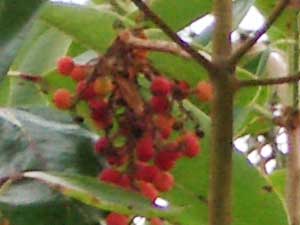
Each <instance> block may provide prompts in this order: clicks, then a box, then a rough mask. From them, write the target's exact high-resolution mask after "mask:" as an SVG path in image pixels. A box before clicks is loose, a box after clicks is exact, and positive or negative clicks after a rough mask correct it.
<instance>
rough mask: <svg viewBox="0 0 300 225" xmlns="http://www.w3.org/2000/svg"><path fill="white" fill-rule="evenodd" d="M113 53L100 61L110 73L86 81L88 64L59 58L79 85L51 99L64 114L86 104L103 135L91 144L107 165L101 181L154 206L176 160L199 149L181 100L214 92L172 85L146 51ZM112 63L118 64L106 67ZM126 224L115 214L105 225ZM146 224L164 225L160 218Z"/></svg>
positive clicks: (196, 134)
mask: <svg viewBox="0 0 300 225" xmlns="http://www.w3.org/2000/svg"><path fill="white" fill-rule="evenodd" d="M140 37H141V36H140ZM142 38H145V37H144V36H142ZM117 49H118V54H119V55H118V56H116V55H114V57H111V55H112V53H111V52H110V54H109V57H110V58H106V61H107V62H110V64H108V63H106V64H105V63H103V62H105V58H102V59H101V62H102V63H103V64H101V66H100V67H101V68H102V69H103V68H104V69H106V70H107V71H109V73H107V74H103V73H101V74H99V73H98V74H97V73H95V74H92V75H95V77H92V78H94V79H89V78H90V77H91V76H90V74H91V73H92V72H91V71H93V70H92V69H91V68H89V67H88V66H87V65H76V64H75V63H74V61H73V59H72V58H70V57H62V58H61V59H59V61H58V63H57V70H58V71H59V73H60V74H62V75H63V76H70V77H71V78H72V79H73V80H74V81H76V82H77V93H76V94H75V95H72V94H71V93H70V92H69V91H68V90H66V89H58V90H57V91H56V92H55V93H54V96H53V101H54V104H55V105H56V107H57V108H59V109H63V110H66V109H70V108H72V106H73V105H74V104H75V103H76V102H75V99H77V100H82V101H86V102H87V103H88V104H87V105H88V107H89V111H90V117H91V118H92V120H93V121H94V123H95V124H96V125H97V127H99V128H101V129H102V130H103V131H104V132H103V135H102V137H101V138H99V140H97V142H96V143H95V153H96V154H97V155H99V156H100V157H103V158H105V159H106V162H107V167H106V168H105V169H103V170H102V171H101V172H100V174H99V179H100V180H101V181H104V182H107V183H111V184H113V185H117V186H120V187H122V188H125V189H128V190H132V191H136V192H140V193H141V194H142V195H144V196H145V197H146V198H148V199H149V200H150V201H151V202H154V201H155V199H156V198H157V197H158V196H159V195H160V193H163V192H167V191H170V190H171V189H172V188H173V186H174V184H175V180H174V177H173V175H172V173H171V170H172V169H173V168H174V166H175V164H176V162H177V161H178V160H179V159H180V158H182V157H187V158H193V157H195V156H197V155H198V154H199V152H200V151H201V148H200V145H199V138H200V137H199V132H195V131H191V129H190V127H187V126H186V124H187V123H186V122H187V121H190V122H191V124H193V121H192V118H190V117H189V115H188V113H186V111H185V110H184V107H183V106H182V104H181V101H182V100H183V99H185V98H187V97H188V96H189V95H190V94H195V95H196V96H197V97H198V98H199V99H200V100H201V101H210V100H211V99H212V98H213V90H212V86H211V85H210V84H209V83H208V82H203V81H202V82H199V83H198V85H197V87H196V88H195V89H191V88H190V86H189V85H188V84H187V83H186V82H184V81H172V80H169V79H168V78H166V77H165V76H163V75H162V74H160V73H157V71H151V70H149V68H150V67H149V62H148V60H147V51H145V50H139V49H132V48H130V47H126V46H125V47H122V48H121V47H118V48H117ZM120 55H121V56H122V57H119V56H120ZM107 57H108V56H107ZM112 59H114V60H116V59H117V61H115V62H114V63H113V66H111V67H109V66H108V65H111V64H112V63H111V61H112ZM98 66H99V64H98ZM145 68H147V69H145ZM94 71H95V70H94ZM149 71H150V72H149ZM108 74H109V75H108ZM140 74H143V78H145V80H146V81H147V82H148V84H149V85H148V87H147V88H145V87H144V86H143V85H141V84H140V82H139V78H141V75H140ZM142 92H146V95H142ZM145 96H146V97H145ZM129 221H130V219H129V218H128V217H127V216H124V215H119V214H117V213H110V214H109V215H108V216H107V218H106V222H107V225H127V224H128V223H129ZM149 222H150V224H152V225H160V224H163V221H162V220H160V219H159V218H152V219H151V220H149Z"/></svg>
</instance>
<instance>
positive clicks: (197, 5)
mask: <svg viewBox="0 0 300 225" xmlns="http://www.w3.org/2000/svg"><path fill="white" fill-rule="evenodd" d="M211 7H212V2H211V1H208V0H203V1H198V0H190V1H189V2H188V3H187V2H185V1H182V0H154V1H153V3H152V4H151V9H152V10H153V11H154V12H155V13H157V14H158V15H159V16H160V17H161V18H162V19H163V20H164V21H165V22H166V23H167V24H168V25H169V26H170V27H171V28H172V29H174V30H175V31H178V30H180V29H183V28H184V27H185V26H188V25H189V24H190V23H191V22H192V21H194V20H196V19H197V18H200V17H202V16H203V15H205V14H207V13H209V12H210V11H211Z"/></svg>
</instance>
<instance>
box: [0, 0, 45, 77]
mask: <svg viewBox="0 0 300 225" xmlns="http://www.w3.org/2000/svg"><path fill="white" fill-rule="evenodd" d="M43 2H44V0H28V1H16V0H3V1H1V2H0V33H1V37H0V49H1V52H0V78H1V77H3V76H5V75H6V72H7V71H8V68H9V66H10V64H11V63H12V61H13V59H14V57H15V56H16V53H17V51H18V50H19V48H20V46H21V45H22V43H23V41H24V38H25V37H26V34H27V33H28V31H29V30H30V28H31V25H32V21H31V20H32V19H31V18H32V16H33V15H34V13H35V11H36V10H37V9H38V8H39V6H40V5H41V3H43Z"/></svg>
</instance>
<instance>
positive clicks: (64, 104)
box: [53, 89, 72, 109]
mask: <svg viewBox="0 0 300 225" xmlns="http://www.w3.org/2000/svg"><path fill="white" fill-rule="evenodd" d="M53 101H54V104H55V106H56V107H57V108H59V109H69V108H71V106H72V94H71V93H70V91H68V90H66V89H58V90H56V91H55V93H54V95H53Z"/></svg>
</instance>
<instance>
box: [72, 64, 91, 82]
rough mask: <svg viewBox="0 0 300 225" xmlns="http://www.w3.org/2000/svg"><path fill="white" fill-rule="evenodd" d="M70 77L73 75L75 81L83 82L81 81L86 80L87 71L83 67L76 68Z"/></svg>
mask: <svg viewBox="0 0 300 225" xmlns="http://www.w3.org/2000/svg"><path fill="white" fill-rule="evenodd" d="M70 75H71V77H72V79H73V80H75V81H81V80H84V79H85V78H86V76H87V71H86V69H85V68H84V67H82V66H75V67H74V69H73V70H72V72H71V74H70Z"/></svg>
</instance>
